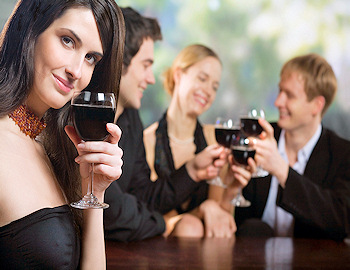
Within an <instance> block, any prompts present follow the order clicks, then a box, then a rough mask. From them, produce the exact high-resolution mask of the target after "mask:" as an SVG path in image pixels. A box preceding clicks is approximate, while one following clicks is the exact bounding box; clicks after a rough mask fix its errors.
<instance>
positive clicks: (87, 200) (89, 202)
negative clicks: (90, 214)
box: [70, 194, 109, 209]
mask: <svg viewBox="0 0 350 270" xmlns="http://www.w3.org/2000/svg"><path fill="white" fill-rule="evenodd" d="M70 205H71V206H72V207H74V208H79V209H106V208H108V207H109V205H108V204H106V203H100V202H99V201H98V199H97V198H96V197H95V195H94V194H86V195H85V196H84V197H83V198H82V199H81V200H80V201H78V202H73V203H71V204H70Z"/></svg>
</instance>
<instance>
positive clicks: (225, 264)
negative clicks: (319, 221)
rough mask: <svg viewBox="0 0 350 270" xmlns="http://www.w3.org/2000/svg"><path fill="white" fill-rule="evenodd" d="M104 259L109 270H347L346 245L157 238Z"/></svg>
mask: <svg viewBox="0 0 350 270" xmlns="http://www.w3.org/2000/svg"><path fill="white" fill-rule="evenodd" d="M106 253H107V269H129V270H132V269H283V270H284V269H342V270H343V269H350V240H346V241H344V242H340V243H339V242H334V241H332V240H315V239H293V238H282V237H275V238H239V237H237V238H233V239H220V238H206V239H192V238H182V239H181V238H178V239H177V238H169V239H164V238H163V237H156V238H152V239H148V240H145V241H141V242H135V243H120V242H111V241H107V243H106Z"/></svg>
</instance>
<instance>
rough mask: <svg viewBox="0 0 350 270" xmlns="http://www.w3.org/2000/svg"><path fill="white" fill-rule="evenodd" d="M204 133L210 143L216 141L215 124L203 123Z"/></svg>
mask: <svg viewBox="0 0 350 270" xmlns="http://www.w3.org/2000/svg"><path fill="white" fill-rule="evenodd" d="M203 133H204V137H205V139H206V141H207V143H208V145H211V144H215V143H216V139H215V127H214V125H211V124H205V125H203Z"/></svg>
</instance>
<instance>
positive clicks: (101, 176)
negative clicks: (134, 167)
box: [65, 123, 123, 196]
mask: <svg viewBox="0 0 350 270" xmlns="http://www.w3.org/2000/svg"><path fill="white" fill-rule="evenodd" d="M65 131H66V133H67V135H68V136H69V138H70V139H71V141H72V142H73V143H74V145H75V147H76V149H77V151H78V154H79V156H78V157H77V158H75V162H77V163H78V164H79V165H80V174H81V177H82V181H83V183H82V188H83V193H84V190H85V189H86V188H87V186H88V183H89V181H90V180H89V178H90V172H91V169H92V166H91V164H92V163H94V190H93V192H94V194H95V195H96V196H98V194H103V193H104V191H105V190H106V188H107V187H108V186H109V185H110V184H111V183H112V182H113V181H114V180H116V179H118V178H119V177H120V176H121V174H122V165H123V161H122V155H123V151H122V149H121V148H119V146H118V142H119V139H120V137H121V130H120V128H119V127H118V126H117V125H115V124H112V123H108V124H107V131H108V132H109V133H110V135H109V136H108V138H107V140H106V141H87V142H84V141H82V140H81V139H80V137H79V136H78V134H77V133H76V131H75V129H74V127H72V126H66V127H65Z"/></svg>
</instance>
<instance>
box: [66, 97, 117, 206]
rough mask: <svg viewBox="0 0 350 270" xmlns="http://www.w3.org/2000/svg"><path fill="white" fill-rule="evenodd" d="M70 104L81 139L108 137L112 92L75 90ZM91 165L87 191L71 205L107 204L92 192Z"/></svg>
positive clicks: (112, 110)
mask: <svg viewBox="0 0 350 270" xmlns="http://www.w3.org/2000/svg"><path fill="white" fill-rule="evenodd" d="M71 106H72V120H73V125H74V127H75V129H76V131H77V133H78V135H79V136H80V138H81V139H82V140H84V141H103V140H105V139H106V138H107V137H108V135H109V133H108V131H107V129H106V125H107V123H113V122H114V118H115V112H116V100H115V96H114V94H113V93H94V92H89V91H83V92H77V93H74V95H73V98H72V100H71ZM91 166H92V169H91V175H90V185H89V188H88V192H87V194H86V195H85V196H84V197H83V198H82V199H81V200H80V201H78V202H73V203H71V206H72V207H75V208H79V209H89V208H97V209H99V208H102V209H105V208H107V207H108V206H109V205H108V204H106V203H101V202H99V201H98V199H97V198H96V196H95V195H94V194H93V182H94V164H93V163H92V164H91Z"/></svg>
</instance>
